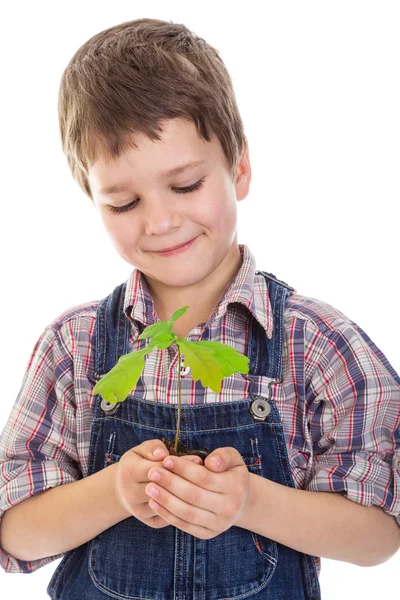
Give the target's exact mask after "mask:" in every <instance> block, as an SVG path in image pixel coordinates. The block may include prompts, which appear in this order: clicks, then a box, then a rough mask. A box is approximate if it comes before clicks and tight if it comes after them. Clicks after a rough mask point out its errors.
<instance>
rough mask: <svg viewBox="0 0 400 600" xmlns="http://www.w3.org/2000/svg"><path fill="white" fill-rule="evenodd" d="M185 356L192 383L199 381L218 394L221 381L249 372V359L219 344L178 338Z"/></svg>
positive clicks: (230, 347) (234, 349) (225, 345)
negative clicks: (235, 374) (236, 374)
mask: <svg viewBox="0 0 400 600" xmlns="http://www.w3.org/2000/svg"><path fill="white" fill-rule="evenodd" d="M176 343H177V344H178V346H179V348H180V350H181V352H182V354H183V355H184V356H185V366H187V367H190V368H191V370H192V378H193V380H194V381H197V380H198V379H199V380H200V381H201V384H202V385H203V387H209V388H210V389H212V391H213V392H215V393H216V394H218V393H219V392H220V391H221V384H222V380H223V379H224V378H225V377H229V376H230V375H233V374H234V373H248V372H249V358H248V357H247V356H244V355H243V354H241V353H240V352H238V351H237V350H236V348H233V347H232V346H228V345H227V344H222V343H220V342H188V341H187V340H185V338H179V340H177V342H176Z"/></svg>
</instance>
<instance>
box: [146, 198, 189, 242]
mask: <svg viewBox="0 0 400 600" xmlns="http://www.w3.org/2000/svg"><path fill="white" fill-rule="evenodd" d="M144 218H145V230H146V234H147V235H165V234H166V233H169V232H170V231H172V230H174V229H177V228H179V227H180V225H181V221H182V219H181V216H180V214H179V210H178V206H177V205H176V204H175V203H174V202H168V201H167V200H166V199H165V197H164V198H162V197H157V198H152V199H151V200H148V201H147V202H146V208H145V215H144Z"/></svg>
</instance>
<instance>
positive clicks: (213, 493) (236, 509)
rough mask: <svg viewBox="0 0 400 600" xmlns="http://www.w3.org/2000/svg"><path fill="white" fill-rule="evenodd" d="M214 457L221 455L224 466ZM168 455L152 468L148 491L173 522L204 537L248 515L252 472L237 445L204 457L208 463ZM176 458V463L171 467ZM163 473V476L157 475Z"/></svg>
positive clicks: (157, 507)
mask: <svg viewBox="0 0 400 600" xmlns="http://www.w3.org/2000/svg"><path fill="white" fill-rule="evenodd" d="M213 457H219V458H220V459H221V461H222V464H221V465H220V466H217V465H214V463H213ZM183 458H184V457H179V456H168V457H167V458H165V459H164V460H163V464H162V467H161V465H159V466H157V467H152V468H151V469H150V470H149V471H148V478H149V479H150V480H151V481H152V483H149V484H148V485H146V488H145V491H146V494H148V495H149V496H151V490H154V489H155V490H156V491H158V495H157V496H152V498H154V500H153V499H152V500H150V502H149V505H150V507H151V508H152V509H153V510H154V511H155V512H156V513H157V514H158V515H159V516H160V517H161V518H162V519H164V521H166V522H167V523H168V524H170V525H174V526H175V527H177V528H178V529H181V530H182V531H185V532H186V533H190V534H191V535H194V536H196V537H198V538H200V539H203V540H207V539H211V538H213V537H216V536H217V535H219V534H220V533H222V532H223V531H226V530H227V529H229V528H230V527H231V526H232V525H235V524H236V523H237V522H238V521H239V520H240V519H241V518H242V516H243V515H244V513H245V511H246V505H247V500H248V495H249V487H250V473H249V471H248V469H247V466H246V465H245V463H244V462H243V459H242V457H241V456H240V454H239V452H238V451H237V450H236V449H235V448H230V447H226V448H218V449H217V450H214V452H212V453H211V454H209V456H207V458H206V459H205V461H204V466H203V465H201V464H194V463H191V462H187V461H185V460H183ZM169 460H172V462H173V466H172V467H168V466H167V464H168V461H169ZM156 473H159V475H160V478H159V479H155V474H156Z"/></svg>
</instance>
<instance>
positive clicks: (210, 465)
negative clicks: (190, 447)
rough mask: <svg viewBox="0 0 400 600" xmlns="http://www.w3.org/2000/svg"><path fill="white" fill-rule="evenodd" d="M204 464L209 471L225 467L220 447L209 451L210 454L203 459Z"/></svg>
mask: <svg viewBox="0 0 400 600" xmlns="http://www.w3.org/2000/svg"><path fill="white" fill-rule="evenodd" d="M204 465H205V466H206V467H207V469H209V470H210V471H217V472H221V471H225V470H226V469H227V465H226V460H225V461H224V460H223V457H222V453H221V451H220V449H218V450H214V452H211V454H209V455H208V456H207V457H206V459H205V460H204Z"/></svg>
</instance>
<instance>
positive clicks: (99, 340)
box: [95, 282, 130, 379]
mask: <svg viewBox="0 0 400 600" xmlns="http://www.w3.org/2000/svg"><path fill="white" fill-rule="evenodd" d="M125 290H126V282H125V283H122V284H121V285H119V286H117V287H116V288H115V290H114V291H113V292H112V293H111V294H110V295H109V296H107V297H106V298H103V300H101V301H100V302H99V305H98V307H97V312H96V324H95V340H96V343H95V377H96V379H100V377H102V376H103V375H105V374H106V373H108V372H109V371H111V369H112V368H113V367H114V366H115V365H116V364H117V362H118V359H119V357H120V356H122V355H123V354H127V353H128V352H129V334H130V321H129V319H128V318H127V317H126V315H125V313H124V299H125Z"/></svg>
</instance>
